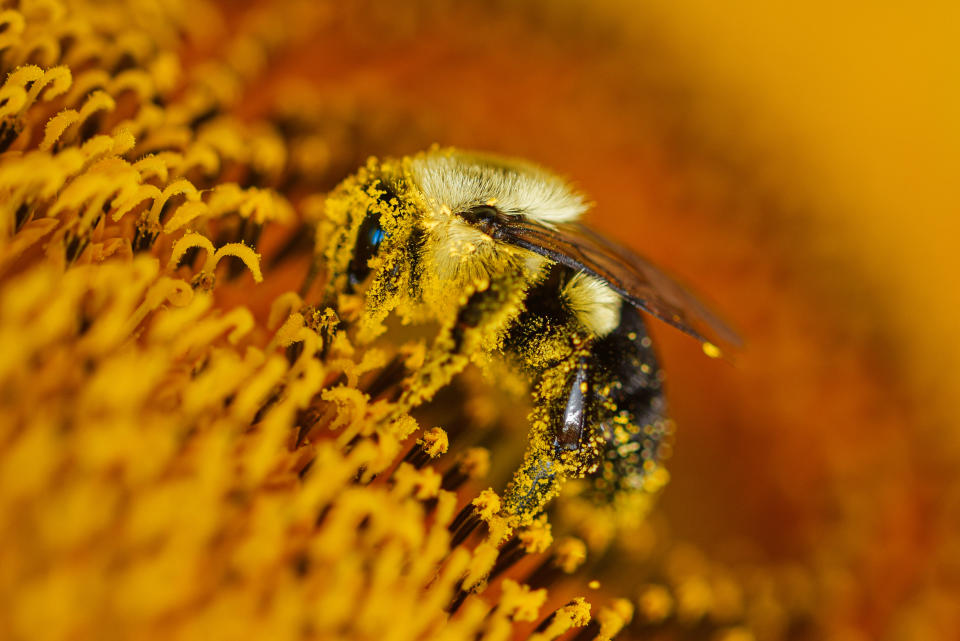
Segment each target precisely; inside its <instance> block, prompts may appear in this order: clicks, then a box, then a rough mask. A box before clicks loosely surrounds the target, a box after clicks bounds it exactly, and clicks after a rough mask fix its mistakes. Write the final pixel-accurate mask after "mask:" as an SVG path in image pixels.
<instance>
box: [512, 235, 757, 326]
mask: <svg viewBox="0 0 960 641" xmlns="http://www.w3.org/2000/svg"><path fill="white" fill-rule="evenodd" d="M496 237H497V239H498V240H501V241H503V242H505V243H507V244H510V245H513V246H515V247H521V248H523V249H528V250H530V251H532V252H535V253H537V254H540V255H541V256H545V257H547V258H549V259H551V260H553V261H556V262H558V263H561V264H563V265H566V266H567V267H571V268H573V269H577V270H583V271H584V272H586V273H587V274H590V275H591V276H594V277H596V278H599V279H600V280H602V281H604V282H606V283H607V285H609V286H610V288H611V289H613V290H614V291H615V292H617V293H618V294H620V295H621V296H622V297H623V298H624V299H625V300H626V301H627V302H629V303H630V304H631V305H634V306H635V307H638V308H640V309H642V310H644V311H645V312H647V313H649V314H651V315H653V316H655V317H657V318H659V319H660V320H662V321H664V322H666V323H669V324H670V325H673V326H674V327H676V328H677V329H679V330H681V331H683V332H686V333H687V334H690V335H691V336H693V337H694V338H696V339H697V340H699V341H701V342H703V343H711V344H713V343H715V342H716V340H714V339H713V338H712V337H713V336H715V337H716V338H718V339H720V340H721V341H722V342H726V343H729V344H732V345H740V339H739V337H738V336H737V334H736V333H735V332H734V331H733V330H731V329H730V328H729V327H728V326H727V325H726V324H725V323H724V322H723V321H722V320H720V319H719V318H718V317H717V316H716V315H715V314H714V313H713V312H711V311H710V310H709V309H707V307H706V306H704V305H703V303H701V302H700V301H698V300H697V299H696V298H695V297H694V296H693V294H691V293H690V292H688V291H687V290H686V289H685V288H684V287H683V286H682V285H680V284H678V283H677V282H676V281H674V280H673V279H672V278H670V277H669V276H667V275H666V274H664V273H663V272H662V271H660V270H659V269H658V268H657V267H655V266H654V265H653V264H651V263H650V262H649V261H648V260H646V259H645V258H642V257H640V256H638V255H636V254H635V253H633V252H632V251H630V250H629V249H627V248H625V247H623V246H621V245H618V244H616V243H614V242H613V241H610V240H608V239H606V238H604V237H603V236H600V235H599V234H597V233H596V232H593V231H591V230H589V229H587V228H586V227H584V226H582V225H578V224H575V223H572V224H571V223H563V224H557V225H554V226H552V227H546V226H543V225H539V224H536V223H533V222H530V221H528V220H523V219H520V218H517V219H511V220H510V221H509V222H506V223H505V224H501V225H500V226H498V229H497V232H496Z"/></svg>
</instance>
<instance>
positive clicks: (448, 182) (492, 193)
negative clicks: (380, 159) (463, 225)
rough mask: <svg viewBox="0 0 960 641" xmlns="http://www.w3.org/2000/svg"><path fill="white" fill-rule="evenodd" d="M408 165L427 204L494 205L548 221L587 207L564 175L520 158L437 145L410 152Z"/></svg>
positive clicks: (567, 218) (452, 207) (454, 208)
mask: <svg viewBox="0 0 960 641" xmlns="http://www.w3.org/2000/svg"><path fill="white" fill-rule="evenodd" d="M410 171H411V173H412V176H413V180H414V182H415V183H416V185H417V188H418V189H419V190H420V193H421V195H422V196H423V197H424V200H425V201H426V203H427V205H428V206H430V207H434V208H438V209H447V210H449V212H450V213H453V214H456V213H458V212H461V211H466V210H468V209H470V208H471V207H475V206H477V205H493V206H495V207H496V208H497V209H499V210H500V211H502V212H503V213H505V214H522V215H523V216H525V217H526V218H528V219H530V220H532V221H536V222H538V223H542V224H546V225H550V224H551V223H565V222H573V221H574V220H576V219H577V218H579V217H580V215H581V214H582V213H583V212H584V211H586V209H587V205H586V203H584V201H583V198H582V197H581V196H580V194H578V193H576V192H575V191H573V190H572V189H571V188H570V186H569V185H568V184H567V183H566V181H564V180H563V179H562V178H560V177H559V176H556V175H554V174H552V173H550V172H549V171H547V170H545V169H542V168H540V167H538V166H537V165H534V164H532V163H529V162H526V161H522V160H513V159H506V158H500V157H498V156H492V155H485V154H477V153H469V152H463V151H456V150H449V149H447V150H436V151H430V152H427V153H425V154H422V155H419V156H416V157H414V158H413V160H412V162H411V164H410Z"/></svg>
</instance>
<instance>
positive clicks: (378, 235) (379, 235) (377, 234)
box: [367, 224, 387, 247]
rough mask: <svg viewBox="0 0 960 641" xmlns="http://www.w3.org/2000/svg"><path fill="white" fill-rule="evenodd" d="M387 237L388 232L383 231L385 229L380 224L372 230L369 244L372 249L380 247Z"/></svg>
mask: <svg viewBox="0 0 960 641" xmlns="http://www.w3.org/2000/svg"><path fill="white" fill-rule="evenodd" d="M386 237H387V232H385V231H383V227H381V226H380V225H379V224H378V225H377V226H376V227H374V228H373V229H371V230H370V237H369V240H368V241H367V242H369V243H370V245H371V246H372V247H379V246H380V243H381V242H382V241H383V239H384V238H386Z"/></svg>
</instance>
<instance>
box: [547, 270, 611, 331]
mask: <svg viewBox="0 0 960 641" xmlns="http://www.w3.org/2000/svg"><path fill="white" fill-rule="evenodd" d="M561 296H563V299H564V302H565V303H566V305H567V307H568V308H569V309H570V311H571V312H573V314H574V316H576V317H577V319H578V320H579V321H580V322H581V323H583V325H584V326H585V327H586V328H587V329H589V330H590V331H591V332H593V333H594V334H596V335H597V336H606V335H607V334H609V333H610V332H612V331H613V330H615V329H616V328H617V326H618V325H620V307H621V305H623V301H622V300H621V298H620V296H619V295H618V294H617V293H616V292H615V291H613V290H612V289H610V288H609V287H607V285H606V283H604V282H603V281H601V280H597V279H596V278H594V277H592V276H588V275H587V274H585V273H584V272H580V273H578V274H576V275H574V277H573V278H571V279H570V280H569V281H568V282H567V284H566V285H564V287H563V291H562V293H561Z"/></svg>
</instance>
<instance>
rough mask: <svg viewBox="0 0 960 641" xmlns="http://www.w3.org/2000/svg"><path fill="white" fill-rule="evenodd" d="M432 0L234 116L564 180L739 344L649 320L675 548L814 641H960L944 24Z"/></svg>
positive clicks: (374, 24) (333, 48) (953, 85)
mask: <svg viewBox="0 0 960 641" xmlns="http://www.w3.org/2000/svg"><path fill="white" fill-rule="evenodd" d="M427 4H429V3H427ZM438 6H440V5H438ZM442 6H443V7H444V9H443V10H436V8H435V7H432V6H430V7H428V8H424V9H410V10H409V11H406V10H395V9H387V8H385V7H381V6H377V5H374V4H372V3H371V4H369V5H364V6H362V7H360V8H358V9H357V10H349V11H348V15H347V16H346V17H343V16H340V17H339V18H338V20H337V21H333V22H331V23H330V24H335V25H336V28H327V29H319V30H318V33H319V34H320V35H318V36H317V37H314V38H309V39H308V40H309V43H308V44H306V45H304V46H301V47H298V48H297V50H296V51H294V52H292V53H291V54H290V56H289V57H288V59H287V60H286V62H285V64H284V65H283V66H282V67H281V68H280V69H282V71H278V73H275V74H274V75H273V79H272V84H271V85H268V87H267V88H266V89H264V88H263V86H261V87H260V88H259V89H258V95H256V96H250V100H249V103H248V104H249V105H250V109H251V111H252V112H256V111H257V110H258V109H260V108H262V107H263V106H264V105H266V104H268V103H275V102H276V99H277V97H278V96H284V95H289V94H288V93H287V90H288V88H289V86H290V85H291V83H295V84H297V83H299V84H304V83H305V84H306V85H308V86H310V87H312V90H314V91H316V92H317V93H318V94H319V95H320V96H322V97H323V98H325V99H327V100H329V101H332V102H337V103H345V104H351V105H357V106H358V108H363V109H370V110H371V111H372V112H375V113H381V114H383V113H389V114H392V116H391V117H392V118H393V122H395V123H400V124H399V125H395V127H396V128H397V130H398V131H399V132H400V134H399V135H394V136H391V137H381V138H379V139H378V138H376V137H372V138H371V140H372V142H370V144H369V145H367V148H366V149H365V151H366V152H367V153H371V154H378V155H382V154H384V153H400V152H410V151H415V150H416V149H417V148H419V147H422V146H424V145H426V144H429V143H431V142H438V143H440V144H455V145H460V146H467V147H474V148H482V149H486V150H493V151H499V152H504V153H508V154H512V155H517V156H524V157H528V158H531V159H534V160H537V161H539V162H541V163H542V164H545V165H547V166H550V167H553V168H556V169H557V170H559V171H560V172H562V173H564V174H565V175H567V176H569V177H571V179H572V180H574V181H575V182H576V184H577V185H578V186H580V187H581V188H582V190H583V191H584V192H586V193H587V194H588V195H589V196H590V198H591V199H593V200H594V201H595V203H596V206H595V209H594V211H593V212H592V213H591V218H590V220H591V222H592V224H593V225H594V226H595V227H597V228H598V229H600V230H603V231H604V232H606V233H607V234H609V235H611V236H613V237H615V238H618V239H621V240H622V241H624V242H626V243H627V244H629V245H631V246H632V247H634V248H635V249H637V250H638V251H640V252H641V253H643V254H645V255H647V256H649V257H651V258H653V259H654V260H655V261H656V262H658V263H659V264H661V265H663V266H665V267H666V268H668V269H669V270H671V271H673V272H674V273H676V274H678V275H679V276H680V277H681V278H682V279H684V280H685V281H687V282H689V283H690V284H691V285H692V287H693V288H694V289H695V290H696V291H698V292H701V293H702V294H703V297H704V298H705V299H706V300H708V301H709V302H711V303H712V304H713V305H714V306H715V307H716V308H717V309H718V310H720V312H721V313H722V315H724V316H725V317H727V318H729V319H730V320H731V322H732V323H733V324H734V325H735V326H736V327H737V328H738V329H739V331H740V332H741V333H742V335H743V337H744V339H745V343H746V345H745V348H744V349H743V350H742V351H741V352H739V353H735V354H733V355H731V357H730V359H729V361H727V362H724V361H710V360H708V359H706V358H705V357H704V356H703V354H702V353H701V352H700V350H699V347H698V346H697V345H696V343H694V342H693V341H690V340H689V339H687V338H686V337H684V336H682V335H679V334H677V333H676V332H673V331H672V330H670V329H668V328H664V327H661V326H657V327H655V328H654V332H655V334H656V336H657V338H658V339H659V342H660V345H661V352H662V358H663V361H664V362H665V365H666V368H667V371H668V376H669V379H668V382H669V385H670V388H669V398H670V401H671V406H672V413H673V416H674V417H675V418H676V420H677V423H678V437H677V445H676V451H675V455H674V457H673V459H672V461H671V462H670V470H671V474H672V479H673V480H672V481H671V484H670V486H669V487H668V489H667V491H666V492H665V494H664V496H663V499H662V503H661V510H662V512H663V513H664V515H665V519H666V521H667V522H668V523H669V527H670V530H671V532H672V536H674V537H675V538H676V539H677V540H680V541H689V542H691V543H692V544H693V545H696V546H697V547H698V548H700V549H703V550H705V551H706V552H707V553H708V554H709V555H711V556H712V557H713V558H718V559H722V560H723V561H724V562H728V563H732V564H738V563H742V564H753V563H755V564H761V565H764V566H768V567H779V568H787V569H789V568H795V569H799V571H800V573H801V574H802V575H804V576H807V577H811V579H810V580H811V581H814V582H815V583H816V584H817V585H818V586H819V587H818V592H817V596H816V599H817V605H816V606H815V607H816V609H817V611H818V612H819V615H818V617H817V618H818V622H817V624H818V626H822V628H818V629H821V630H822V631H823V632H824V634H828V636H830V637H831V638H844V639H860V638H864V639H866V638H891V639H901V638H902V639H912V638H930V639H940V638H958V637H957V636H956V635H957V634H958V632H957V630H958V629H960V615H958V614H957V612H956V610H957V608H956V601H955V599H957V598H960V539H958V538H957V537H958V531H960V483H958V479H960V477H958V470H960V467H958V463H960V451H958V445H960V439H958V437H957V434H956V430H955V427H954V426H955V424H956V419H957V413H958V411H957V404H956V390H957V389H958V379H960V346H958V344H957V341H956V339H955V333H956V329H957V322H958V318H960V316H958V310H960V288H958V287H957V286H956V285H954V283H953V276H954V275H955V274H958V273H960V258H958V255H957V252H956V251H955V249H954V247H955V245H956V242H957V238H958V236H960V217H958V212H957V205H956V203H957V196H956V192H955V184H956V180H957V179H956V176H957V170H958V169H960V163H958V162H957V158H956V156H957V150H958V149H960V123H958V119H957V114H958V113H960V85H958V84H957V78H960V46H958V45H957V43H958V42H960V6H958V5H956V4H955V3H947V2H934V3H926V4H925V6H924V7H922V8H911V9H909V10H907V9H906V8H904V6H903V5H897V4H894V3H880V4H878V3H864V2H853V3H845V4H843V5H842V6H838V5H836V4H835V3H826V2H822V1H814V2H808V3H803V4H797V5H791V6H786V5H776V6H774V5H771V4H769V3H760V2H734V3H711V2H706V1H700V0H689V1H684V2H676V3H649V4H647V5H645V6H643V7H638V6H635V5H634V4H633V3H626V2H612V1H611V2H599V3H585V2H583V3H581V2H562V3H557V4H548V3H545V2H544V3H535V2H534V3H522V4H520V5H512V4H510V3H506V2H504V3H493V4H489V5H488V4H481V3H466V4H461V5H456V6H455V5H452V4H451V5H442ZM241 14H242V12H237V14H236V15H237V16H240V15H241ZM344 25H346V26H344ZM781 632H783V633H784V635H786V634H787V631H781Z"/></svg>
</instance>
